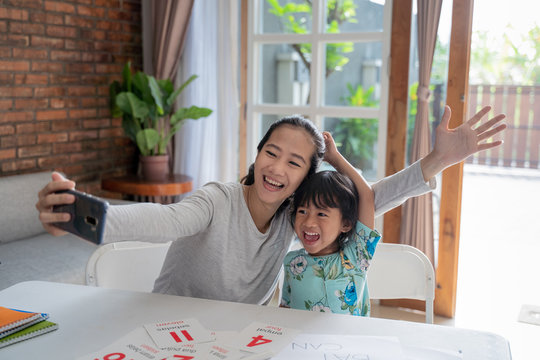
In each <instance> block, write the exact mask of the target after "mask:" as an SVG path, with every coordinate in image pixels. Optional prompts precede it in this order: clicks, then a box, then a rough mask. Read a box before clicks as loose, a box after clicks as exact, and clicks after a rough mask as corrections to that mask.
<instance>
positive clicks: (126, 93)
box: [109, 62, 212, 156]
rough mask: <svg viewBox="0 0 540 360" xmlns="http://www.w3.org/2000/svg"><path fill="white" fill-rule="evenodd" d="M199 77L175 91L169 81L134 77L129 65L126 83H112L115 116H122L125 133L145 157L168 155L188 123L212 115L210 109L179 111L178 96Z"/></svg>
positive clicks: (138, 74) (199, 108)
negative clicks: (170, 142) (175, 139)
mask: <svg viewBox="0 0 540 360" xmlns="http://www.w3.org/2000/svg"><path fill="white" fill-rule="evenodd" d="M196 78H197V76H196V75H192V76H191V77H190V78H189V79H188V80H187V81H186V82H185V83H183V84H182V85H181V86H180V87H179V88H177V89H175V88H174V85H173V83H172V81H171V80H169V79H163V80H156V78H154V77H153V76H151V75H147V74H145V73H143V72H142V71H138V72H137V73H136V74H135V75H133V74H132V72H131V64H130V63H129V62H128V63H127V64H126V65H125V66H124V68H123V70H122V82H121V83H120V82H118V81H116V80H115V81H113V82H112V83H111V85H110V87H109V91H110V97H109V99H110V108H111V115H112V116H113V117H122V127H123V128H124V132H125V133H126V135H127V136H128V137H129V138H130V139H131V140H133V141H134V142H135V143H136V144H137V147H138V149H139V151H140V153H141V155H143V156H152V155H165V154H166V153H167V144H168V143H169V141H170V140H171V139H172V137H173V135H174V134H175V133H176V132H177V131H178V130H179V129H180V127H181V126H182V124H183V122H184V120H186V119H199V118H202V117H206V116H208V115H210V114H211V113H212V110H210V109H207V108H202V107H197V106H191V107H183V108H179V109H177V110H176V111H175V107H174V103H175V101H176V99H177V97H178V95H180V93H181V92H182V90H184V88H185V87H186V86H188V85H189V84H190V83H191V82H192V81H193V80H195V79H196Z"/></svg>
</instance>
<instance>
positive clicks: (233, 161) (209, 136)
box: [174, 0, 239, 189]
mask: <svg viewBox="0 0 540 360" xmlns="http://www.w3.org/2000/svg"><path fill="white" fill-rule="evenodd" d="M191 16H192V17H191V20H190V24H189V29H188V33H187V37H186V43H185V48H184V52H183V55H182V60H181V63H180V68H179V70H178V74H177V83H181V82H183V81H185V80H186V79H187V78H188V77H189V76H191V75H193V74H197V75H198V76H199V77H198V78H197V79H196V80H195V81H193V82H192V83H191V84H190V85H189V86H188V87H186V88H185V89H184V91H183V92H182V94H181V95H180V105H181V106H191V105H196V106H202V107H208V108H210V109H212V110H213V112H212V114H211V115H210V116H209V117H206V118H201V119H199V120H187V121H186V122H185V123H184V126H182V128H181V130H180V131H179V132H178V133H177V134H176V137H175V163H174V172H175V173H182V174H186V175H189V176H191V177H192V178H193V189H197V188H199V187H200V186H202V185H204V184H205V183H207V182H209V181H238V138H239V136H238V116H239V100H238V91H239V90H238V79H237V74H238V69H237V67H238V45H239V44H238V24H239V18H238V1H219V0H195V2H194V4H193V10H192V14H191Z"/></svg>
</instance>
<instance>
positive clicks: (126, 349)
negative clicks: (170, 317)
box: [77, 327, 174, 360]
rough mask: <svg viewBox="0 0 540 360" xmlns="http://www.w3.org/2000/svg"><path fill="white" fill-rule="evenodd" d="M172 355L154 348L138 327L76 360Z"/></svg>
mask: <svg viewBox="0 0 540 360" xmlns="http://www.w3.org/2000/svg"><path fill="white" fill-rule="evenodd" d="M170 355H174V354H173V353H170V352H164V351H162V350H160V349H158V348H157V347H156V345H155V344H154V342H153V341H152V339H151V338H150V336H148V333H147V332H146V330H145V329H144V328H142V327H138V328H136V329H135V330H133V331H132V332H130V333H128V334H127V335H126V336H124V337H122V338H121V339H119V340H117V341H115V342H114V343H112V344H111V345H109V346H107V347H105V348H103V349H101V350H99V351H97V352H95V353H92V354H89V355H86V356H83V357H80V358H78V359H77V360H120V359H130V360H131V359H132V360H149V359H150V360H154V359H163V358H165V357H166V356H170Z"/></svg>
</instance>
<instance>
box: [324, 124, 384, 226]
mask: <svg viewBox="0 0 540 360" xmlns="http://www.w3.org/2000/svg"><path fill="white" fill-rule="evenodd" d="M323 137H324V143H325V145H326V151H325V153H324V160H325V161H327V162H328V163H329V164H330V165H332V166H333V167H334V168H335V169H336V170H337V171H338V172H339V173H341V174H343V175H345V176H347V177H349V178H350V179H351V180H352V181H353V183H354V185H355V186H356V190H357V191H358V195H360V202H359V204H358V220H360V222H362V223H363V224H364V225H366V226H367V227H369V228H371V229H373V228H374V227H375V204H374V195H373V190H372V189H371V186H370V185H369V184H368V183H367V181H366V179H364V177H363V176H362V175H361V174H360V173H359V172H358V171H357V170H356V169H355V168H354V166H352V165H351V164H350V163H349V162H348V161H347V159H345V158H344V157H343V155H341V154H340V152H339V151H338V149H337V147H336V143H335V142H334V139H333V138H332V135H331V134H330V133H329V132H327V131H325V132H323ZM353 226H354V224H353Z"/></svg>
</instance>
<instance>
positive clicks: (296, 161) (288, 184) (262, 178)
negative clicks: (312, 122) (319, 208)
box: [253, 125, 315, 207]
mask: <svg viewBox="0 0 540 360" xmlns="http://www.w3.org/2000/svg"><path fill="white" fill-rule="evenodd" d="M314 153H315V145H314V143H313V140H312V139H311V136H310V135H309V134H308V133H307V132H306V131H305V130H303V129H301V128H297V127H294V126H290V125H282V126H280V127H278V128H277V129H275V130H274V132H272V135H270V138H269V139H268V141H267V142H266V143H265V144H264V146H263V148H262V149H261V151H260V152H259V153H258V154H257V158H256V159H255V172H254V175H255V181H254V184H253V185H254V187H255V190H256V193H257V197H258V198H259V200H260V201H261V202H263V203H266V204H268V205H271V206H275V207H279V205H281V203H283V201H285V200H286V199H287V198H288V197H289V196H291V195H292V194H293V193H294V191H296V189H297V188H298V186H299V185H300V183H301V182H302V181H303V180H304V178H305V177H306V175H307V173H308V171H309V168H310V166H311V157H312V156H313V154H314Z"/></svg>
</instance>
